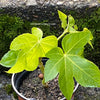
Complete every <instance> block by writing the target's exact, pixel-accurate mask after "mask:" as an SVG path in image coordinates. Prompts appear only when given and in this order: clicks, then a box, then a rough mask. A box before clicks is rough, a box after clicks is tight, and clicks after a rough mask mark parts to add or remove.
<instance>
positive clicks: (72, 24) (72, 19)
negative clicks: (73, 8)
mask: <svg viewBox="0 0 100 100" xmlns="http://www.w3.org/2000/svg"><path fill="white" fill-rule="evenodd" d="M68 23H69V26H74V24H75V20H74V18H73V17H72V16H71V15H69V16H68Z"/></svg>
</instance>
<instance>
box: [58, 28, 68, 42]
mask: <svg viewBox="0 0 100 100" xmlns="http://www.w3.org/2000/svg"><path fill="white" fill-rule="evenodd" d="M67 32H68V28H66V29H65V30H64V32H63V33H62V34H61V35H60V36H59V37H58V38H57V39H58V40H60V39H61V38H62V37H63V36H64V35H65V34H66V33H67Z"/></svg>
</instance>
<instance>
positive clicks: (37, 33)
mask: <svg viewBox="0 0 100 100" xmlns="http://www.w3.org/2000/svg"><path fill="white" fill-rule="evenodd" d="M32 34H33V35H35V36H36V37H37V38H38V39H39V40H40V39H42V36H43V32H42V30H41V29H39V28H37V27H33V28H32Z"/></svg>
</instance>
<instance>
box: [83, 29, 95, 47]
mask: <svg viewBox="0 0 100 100" xmlns="http://www.w3.org/2000/svg"><path fill="white" fill-rule="evenodd" d="M83 31H84V32H86V33H88V34H90V40H89V42H88V43H89V44H90V46H91V47H92V48H93V45H92V43H91V40H92V39H93V35H92V33H91V31H89V30H88V29H87V28H84V29H83Z"/></svg>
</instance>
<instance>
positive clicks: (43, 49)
mask: <svg viewBox="0 0 100 100" xmlns="http://www.w3.org/2000/svg"><path fill="white" fill-rule="evenodd" d="M57 42H58V41H57V38H56V37H55V36H47V37H45V38H43V39H41V40H39V39H37V37H36V36H34V35H33V34H22V35H20V36H18V37H16V38H15V39H14V40H13V41H12V43H11V49H14V50H20V52H19V55H18V59H17V62H16V64H15V65H14V66H13V67H12V68H11V69H10V70H9V71H8V73H18V72H20V71H22V70H27V71H33V70H35V69H36V68H37V66H38V64H39V58H40V57H45V54H46V53H47V52H48V51H49V50H51V49H52V48H54V47H57ZM19 66H20V68H19ZM17 68H18V70H17ZM15 69H16V70H15Z"/></svg>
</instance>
